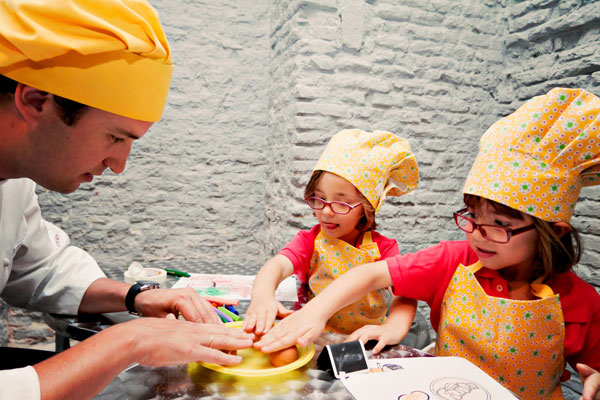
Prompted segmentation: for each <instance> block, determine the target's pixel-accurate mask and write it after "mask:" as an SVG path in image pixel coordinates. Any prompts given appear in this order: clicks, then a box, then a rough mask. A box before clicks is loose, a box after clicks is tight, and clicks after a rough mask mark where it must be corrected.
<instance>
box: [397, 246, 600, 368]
mask: <svg viewBox="0 0 600 400" xmlns="http://www.w3.org/2000/svg"><path fill="white" fill-rule="evenodd" d="M386 261H387V263H388V267H389V271H390V276H391V278H392V282H393V286H394V294H395V295H397V296H404V297H408V298H411V299H416V300H422V301H425V302H427V304H429V306H430V307H431V316H430V320H431V324H432V326H433V328H434V329H435V330H436V331H437V327H438V325H439V322H440V312H441V305H442V299H443V297H444V293H445V291H446V288H447V287H448V283H449V281H450V278H451V277H452V275H453V274H454V271H456V268H458V265H459V264H462V265H465V266H467V265H471V264H474V263H476V262H477V261H478V258H477V256H476V254H475V253H474V252H473V250H471V247H470V246H469V243H468V242H467V241H443V242H440V243H439V244H437V245H435V246H432V247H429V248H426V249H423V250H421V251H418V252H416V253H408V254H404V255H397V256H394V257H390V258H387V259H386ZM432 277H435V279H432ZM475 277H476V278H477V281H478V282H479V284H480V285H481V287H482V288H483V290H485V292H486V293H487V294H488V295H490V296H495V297H503V298H508V284H507V281H506V280H505V279H503V278H502V277H501V276H500V274H499V273H498V271H494V270H490V269H487V268H482V269H480V270H479V271H478V272H477V273H476V274H475ZM545 283H546V284H547V285H548V286H550V287H551V288H552V290H553V291H554V293H558V294H559V295H560V302H561V307H562V311H563V318H564V320H565V358H566V360H567V361H568V362H569V364H571V365H572V366H575V363H577V362H581V363H584V364H588V365H589V366H590V367H592V368H594V369H596V370H599V368H600V295H599V294H598V293H597V292H596V290H595V289H594V287H593V286H591V285H590V284H588V283H586V282H585V281H583V280H582V279H581V278H579V277H578V276H577V275H575V274H574V273H573V272H565V273H562V274H557V275H554V276H553V277H551V278H550V279H549V280H547V281H546V282H545ZM563 377H568V375H563Z"/></svg>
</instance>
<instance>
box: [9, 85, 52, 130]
mask: <svg viewBox="0 0 600 400" xmlns="http://www.w3.org/2000/svg"><path fill="white" fill-rule="evenodd" d="M48 105H50V94H49V93H48V92H44V91H42V90H39V89H36V88H33V87H31V86H27V85H24V84H22V83H19V84H18V85H17V88H16V89H15V107H17V109H18V110H19V112H20V113H21V115H22V116H23V119H25V120H26V121H27V120H31V119H37V118H38V117H39V116H40V115H41V114H42V113H43V112H44V108H45V106H48Z"/></svg>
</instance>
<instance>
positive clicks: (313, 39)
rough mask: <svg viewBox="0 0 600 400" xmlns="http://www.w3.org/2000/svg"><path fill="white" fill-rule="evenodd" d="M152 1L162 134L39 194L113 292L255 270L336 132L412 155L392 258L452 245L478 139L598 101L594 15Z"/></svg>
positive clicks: (414, 4) (576, 7)
mask: <svg viewBox="0 0 600 400" xmlns="http://www.w3.org/2000/svg"><path fill="white" fill-rule="evenodd" d="M151 2H152V4H154V6H155V7H156V8H157V9H158V11H159V13H160V16H161V19H162V21H163V23H164V25H165V29H166V33H167V37H168V38H169V41H170V43H171V45H172V48H173V55H174V61H175V75H174V79H173V83H172V90H171V93H170V95H169V101H168V105H167V108H166V110H165V114H164V118H163V120H162V121H161V122H160V123H158V124H156V125H155V126H154V127H152V129H151V131H150V132H149V133H148V135H147V137H146V138H144V139H143V140H141V141H140V142H139V143H136V145H135V146H134V148H133V151H132V155H131V159H130V162H129V164H128V168H127V170H126V171H125V173H124V174H123V175H122V176H120V177H114V176H109V175H107V176H105V177H102V178H101V179H97V180H96V182H95V183H94V184H93V185H87V186H86V187H84V188H83V189H82V190H79V191H78V192H76V193H73V194H71V195H68V196H62V195H59V194H54V193H46V192H44V191H41V196H40V201H41V203H42V206H43V209H44V211H45V215H46V217H47V218H48V219H50V220H52V221H55V222H57V223H59V224H60V225H61V226H62V227H63V228H65V229H66V230H67V231H68V232H69V233H70V235H71V237H72V239H73V241H74V242H75V243H77V244H79V245H81V246H82V247H84V248H86V249H88V250H89V251H90V253H91V254H92V255H93V256H94V257H96V258H97V259H98V260H99V261H100V263H101V265H102V267H103V268H104V269H105V270H106V271H107V272H108V273H109V274H110V275H111V276H113V277H115V278H120V277H121V268H123V267H124V266H126V265H128V264H129V263H130V262H131V261H132V260H134V259H137V260H140V261H142V262H159V261H164V262H165V265H166V264H169V262H172V263H176V264H177V265H178V266H181V268H185V262H186V261H195V260H223V261H227V262H235V263H241V264H244V265H247V266H248V273H254V272H255V271H256V270H257V269H258V268H259V267H260V265H262V264H263V263H264V262H265V261H266V260H267V259H268V258H269V257H270V256H272V255H273V254H274V253H275V252H277V251H278V250H279V249H280V248H281V247H282V246H283V245H284V244H285V243H286V242H287V241H288V240H289V239H290V238H291V237H292V236H293V235H294V234H295V232H296V231H297V230H298V229H299V228H308V227H310V226H312V225H313V224H314V222H315V220H314V218H313V217H312V216H311V215H310V214H311V213H310V210H308V209H307V207H306V206H305V204H304V203H303V201H302V193H303V189H304V185H305V184H306V182H307V180H308V178H309V174H310V171H311V169H312V167H313V165H314V163H315V161H316V159H317V157H318V156H319V154H320V152H321V151H322V149H323V146H324V144H325V143H326V142H327V140H328V139H329V138H330V137H331V135H333V134H334V133H335V132H337V131H338V130H340V129H343V128H362V129H366V130H375V129H386V130H390V131H393V132H395V133H397V134H399V135H401V136H403V137H405V138H407V139H408V140H409V141H410V142H411V144H412V147H413V149H414V151H415V153H416V155H417V159H418V161H419V165H420V169H421V181H420V186H419V189H418V190H417V191H416V192H414V193H412V194H409V195H407V196H404V197H401V198H398V199H390V201H388V202H387V203H386V204H385V205H384V207H383V208H382V210H381V212H380V214H379V215H378V222H379V223H380V227H381V232H382V233H383V234H385V235H388V236H391V237H394V238H396V239H397V240H398V242H399V245H400V249H401V251H402V252H410V251H415V250H418V249H420V248H423V247H426V246H429V245H431V244H434V243H436V242H437V241H439V240H442V239H459V238H461V237H462V235H461V234H460V232H459V231H458V230H457V229H456V228H455V226H454V223H453V222H452V220H451V217H450V216H451V213H452V211H455V210H456V209H458V208H459V207H460V206H461V189H462V184H463V181H464V178H465V177H466V174H467V172H468V170H469V168H470V166H471V163H472V162H473V160H474V157H475V154H476V149H477V141H478V139H479V137H480V136H481V135H482V134H483V132H485V130H486V129H487V128H488V127H489V126H490V125H491V124H492V123H493V122H494V121H496V120H497V119H499V118H501V117H502V116H504V115H506V114H509V113H510V112H512V111H514V110H515V109H516V108H517V107H518V106H519V105H520V104H522V103H523V102H524V101H525V100H526V99H528V98H530V97H532V96H534V95H538V94H542V93H544V92H546V91H547V90H548V89H549V88H551V87H553V86H559V85H564V86H569V87H576V86H578V87H584V88H587V89H589V90H591V91H592V92H594V93H595V94H597V95H600V72H599V71H600V32H599V29H598V15H600V2H594V1H589V0H588V1H586V0H579V1H576V0H573V1H559V0H536V1H515V0H485V1H475V0H455V1H451V2H449V1H447V0H432V1H421V0H410V1H406V0H402V1H396V0H380V1H372V0H367V1H365V0H310V1H308V0H305V1H301V0H280V1H271V0H255V1H247V0H241V1H225V2H211V1H200V0H193V1H192V0H151ZM599 194H600V189H599V188H592V189H584V192H583V193H582V197H581V201H580V204H579V205H578V207H577V210H576V213H575V217H574V218H573V221H572V222H573V224H574V225H575V226H576V227H578V228H579V229H580V230H581V233H582V236H583V238H584V241H585V246H586V250H585V254H584V257H583V259H582V262H581V264H580V266H579V267H578V273H579V274H580V275H581V276H583V277H584V278H585V279H586V280H588V281H589V282H591V283H593V284H594V285H596V287H600V274H598V272H597V271H598V270H597V268H598V265H600V245H599V244H598V243H600V241H599V239H600V224H599V222H600V218H599V210H600V196H599Z"/></svg>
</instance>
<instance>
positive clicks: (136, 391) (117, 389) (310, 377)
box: [96, 333, 431, 400]
mask: <svg viewBox="0 0 600 400" xmlns="http://www.w3.org/2000/svg"><path fill="white" fill-rule="evenodd" d="M345 338H346V335H339V334H332V333H324V334H323V335H321V337H320V338H319V339H317V341H316V342H315V356H314V357H313V359H312V360H311V361H310V362H309V363H308V364H307V365H305V366H303V367H301V368H299V369H297V370H294V371H290V372H286V373H284V374H281V375H274V376H265V377H243V376H233V375H227V374H223V373H220V372H216V371H213V370H211V369H208V368H205V367H203V366H202V365H201V364H200V363H190V364H187V365H178V366H173V367H161V368H153V367H145V366H141V365H136V366H133V367H131V368H130V369H128V370H126V371H124V372H122V373H121V374H120V375H119V376H118V377H117V378H115V379H114V380H113V381H112V382H111V383H110V384H109V385H108V386H107V387H106V388H105V389H104V390H103V391H102V392H101V393H99V394H98V396H97V397H96V398H97V399H124V398H127V399H163V398H167V399H191V398H197V399H215V400H216V399H240V400H241V399H348V400H352V399H353V397H352V395H351V394H350V393H349V392H348V391H347V390H346V388H345V387H344V385H343V384H342V383H341V382H340V381H339V380H337V379H335V378H334V377H333V376H331V375H330V374H329V373H328V372H325V371H322V370H319V369H317V368H316V360H317V358H318V356H319V354H320V352H321V351H322V349H323V347H324V346H325V345H326V344H333V343H340V342H342V341H343V340H344V339H345ZM373 344H374V343H373ZM371 348H372V345H371V346H369V344H367V346H366V349H367V355H368V357H369V358H381V359H384V358H401V357H431V355H430V354H428V353H425V352H422V351H420V350H416V349H414V348H411V347H407V346H404V345H396V346H392V347H389V348H386V349H385V350H384V351H383V352H382V353H381V354H379V355H376V356H373V355H372V353H371Z"/></svg>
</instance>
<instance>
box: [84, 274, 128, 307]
mask: <svg viewBox="0 0 600 400" xmlns="http://www.w3.org/2000/svg"><path fill="white" fill-rule="evenodd" d="M130 286H131V285H129V284H127V283H123V282H118V281H114V280H112V279H108V278H100V279H97V280H95V281H94V282H93V283H92V284H91V285H90V287H89V288H88V290H87V291H86V292H85V295H84V296H83V299H82V300H81V304H80V305H79V313H82V314H85V313H101V312H117V311H125V309H126V308H125V296H126V295H127V291H128V290H129V287H130Z"/></svg>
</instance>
